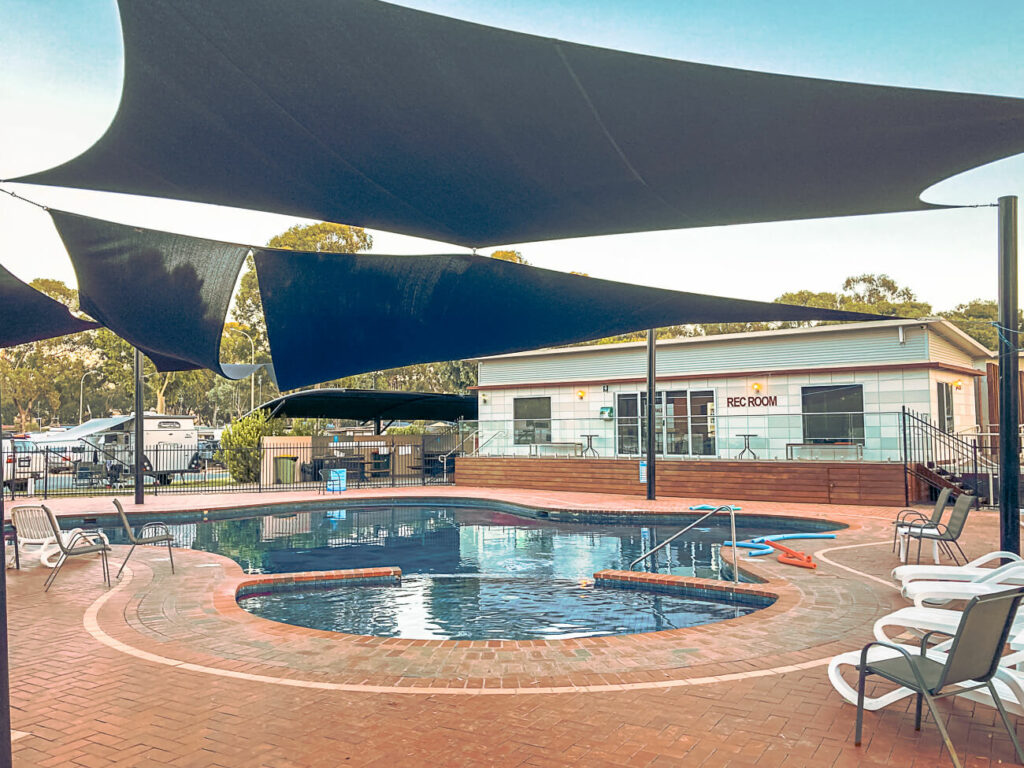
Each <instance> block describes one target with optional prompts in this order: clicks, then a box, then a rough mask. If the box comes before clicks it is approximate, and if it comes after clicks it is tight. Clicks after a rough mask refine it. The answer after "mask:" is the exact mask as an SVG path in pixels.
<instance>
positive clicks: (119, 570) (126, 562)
mask: <svg viewBox="0 0 1024 768" xmlns="http://www.w3.org/2000/svg"><path fill="white" fill-rule="evenodd" d="M134 551H135V545H134V544H132V548H131V549H129V550H128V554H127V555H126V556H125V558H124V562H123V563H121V567H120V568H118V569H117V578H119V579H120V578H121V571H123V570H124V567H125V566H126V565H128V558H129V557H131V556H132V552H134Z"/></svg>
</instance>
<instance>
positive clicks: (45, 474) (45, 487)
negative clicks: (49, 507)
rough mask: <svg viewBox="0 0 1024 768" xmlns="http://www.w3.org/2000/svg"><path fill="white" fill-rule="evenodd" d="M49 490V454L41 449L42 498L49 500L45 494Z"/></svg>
mask: <svg viewBox="0 0 1024 768" xmlns="http://www.w3.org/2000/svg"><path fill="white" fill-rule="evenodd" d="M49 488H50V453H49V451H48V450H46V449H45V448H44V449H43V498H44V499H46V498H49V497H48V496H47V495H46V493H47V491H48V490H49Z"/></svg>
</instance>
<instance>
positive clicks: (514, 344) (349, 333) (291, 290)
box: [254, 249, 879, 389]
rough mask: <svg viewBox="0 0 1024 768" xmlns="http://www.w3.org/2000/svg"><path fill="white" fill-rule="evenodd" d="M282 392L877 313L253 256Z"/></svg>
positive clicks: (401, 261)
mask: <svg viewBox="0 0 1024 768" xmlns="http://www.w3.org/2000/svg"><path fill="white" fill-rule="evenodd" d="M254 257H255V261H256V271H257V274H258V276H259V284H260V295H261V297H262V299H263V313H264V316H265V317H266V321H267V334H268V336H269V338H270V351H271V357H272V358H273V360H274V367H275V369H276V371H277V379H278V385H279V386H280V387H281V388H282V389H292V388H295V387H299V386H306V385H308V384H312V383H315V382H318V381H327V380H329V379H334V378H338V377H342V376H348V375H351V374H356V373H363V372H366V371H375V370H382V369H385V368H392V367H396V366H401V365H408V364H410V363H427V362H433V361H437V360H458V359H464V358H469V357H479V356H481V355H493V354H501V353H503V352H516V351H521V350H526V349H536V348H538V347H546V346H553V345H559V344H571V343H574V342H579V341H586V340H589V339H597V338H604V337H607V336H614V335H616V334H620V333H626V332H628V331H635V330H639V329H643V328H659V327H662V326H666V325H675V324H680V323H727V322H740V321H749V320H780V321H784V320H796V321H799V320H804V321H807V320H864V319H879V318H878V316H877V315H866V314H862V313H858V312H844V311H837V310H831V309H819V308H816V307H800V306H791V305H788V304H776V303H769V302H760V301H746V300H742V299H728V298H722V297H718V296H705V295H702V294H697V293H684V292H680V291H668V290H664V289H661V288H648V287H646V286H639V285H629V284H626V283H617V282H612V281H610V280H598V279H595V278H592V277H586V276H582V275H573V274H567V273H564V272H555V271H552V270H548V269H540V268H537V267H531V266H527V265H524V264H514V263H510V262H507V261H500V260H498V259H491V258H487V257H484V256H474V255H471V254H448V255H431V256H381V255H371V254H336V253H312V252H303V251H282V250H274V249H254Z"/></svg>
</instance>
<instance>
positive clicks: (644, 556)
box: [629, 504, 740, 584]
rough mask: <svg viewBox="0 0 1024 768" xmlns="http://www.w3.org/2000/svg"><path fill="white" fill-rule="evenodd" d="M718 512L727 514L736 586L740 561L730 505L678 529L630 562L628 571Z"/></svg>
mask: <svg viewBox="0 0 1024 768" xmlns="http://www.w3.org/2000/svg"><path fill="white" fill-rule="evenodd" d="M719 512H728V513H729V527H730V531H731V533H732V539H731V541H732V580H733V584H738V583H739V574H740V561H739V557H738V555H737V546H736V510H735V509H733V506H732V505H731V504H723V505H722V506H720V507H716V508H715V509H713V510H711V511H710V512H707V513H706V514H703V515H701V516H700V517H698V518H697V519H696V520H694V521H693V522H692V523H690V524H689V525H687V526H686V527H685V528H680V529H679V530H678V531H676V532H675V533H673V534H672V535H671V536H669V537H668V538H667V539H665V540H664V541H663V542H661V544H659V545H658V546H656V547H654V548H653V549H649V550H648V551H646V552H644V553H643V554H642V555H640V557H638V558H637V559H636V560H634V561H633V562H631V563H630V564H629V570H631V571H632V570H633V566H634V565H636V564H637V563H639V562H641V561H643V560H646V559H647V558H648V557H650V556H651V555H653V554H654V553H655V552H657V551H658V550H660V549H661V548H662V547H665V546H668V545H669V544H671V543H672V542H673V541H675V540H676V539H678V538H679V537H680V536H682V535H683V534H684V533H686V532H687V531H689V530H690V529H691V528H693V527H694V526H696V525H698V524H700V523H702V522H704V521H705V520H707V519H708V518H709V517H711V516H712V515H716V514H718V513H719Z"/></svg>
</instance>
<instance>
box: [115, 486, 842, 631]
mask: <svg viewBox="0 0 1024 768" xmlns="http://www.w3.org/2000/svg"><path fill="white" fill-rule="evenodd" d="M236 514H238V513H236ZM241 514H243V515H244V516H237V517H230V518H228V519H221V520H209V519H205V520H204V519H203V518H201V517H199V518H196V517H193V518H190V519H187V522H177V523H172V524H171V530H172V532H173V533H174V535H175V539H176V541H175V544H176V546H182V547H188V548H192V549H199V550H204V551H208V552H216V553H218V554H221V555H225V556H227V557H230V558H231V559H233V560H235V561H236V562H238V563H239V564H240V565H241V566H242V568H243V569H245V570H246V571H247V572H249V573H290V572H300V571H325V570H342V569H350V568H369V567H377V566H397V567H399V568H401V570H402V573H403V579H402V584H401V585H399V586H383V585H362V586H336V587H335V586H332V587H330V588H326V589H316V590H307V591H291V592H286V593H273V594H258V595H253V596H249V597H245V598H243V599H240V600H239V603H240V605H242V606H243V607H244V608H246V610H249V611H251V612H253V613H255V614H257V615H260V616H263V617H265V618H269V619H274V620H277V621H284V622H286V623H291V624H298V625H301V626H306V627H312V628H317V629H329V630H334V631H342V632H348V633H352V634H372V635H379V636H386V637H407V638H417V639H423V638H443V639H492V638H502V639H532V638H556V637H563V638H564V637H582V636H592V635H602V634H621V633H635V632H649V631H657V630H660V629H672V628H678V627H683V626H692V625H694V624H703V623H709V622H711V621H719V620H721V619H724V618H732V617H735V616H739V615H744V614H745V613H749V612H750V611H751V610H755V609H756V607H755V606H751V605H741V604H735V603H731V602H725V603H723V602H721V601H715V600H707V599H704V598H696V597H688V596H683V595H665V594H657V595H655V594H651V593H647V592H643V591H638V590H623V589H612V588H607V587H595V586H594V585H593V582H592V577H593V574H594V573H595V572H597V571H601V570H605V569H626V568H628V565H629V563H630V562H631V561H632V560H633V559H634V558H636V557H637V556H638V555H640V554H641V553H642V552H644V551H647V550H648V549H650V548H651V547H652V546H654V545H655V544H656V543H657V542H659V541H661V540H663V539H664V538H667V537H668V536H670V535H671V534H672V533H674V532H675V531H677V530H678V529H679V528H680V527H682V526H683V525H685V524H686V522H687V521H688V520H692V519H694V517H695V516H694V515H689V516H679V517H674V518H659V519H658V520H656V521H649V520H647V519H644V520H642V521H637V522H629V523H627V522H625V521H622V522H617V523H613V524H609V523H599V522H594V521H588V522H575V523H566V522H557V521H552V520H550V519H543V518H541V517H538V516H537V515H538V514H543V512H541V513H538V512H537V511H536V510H523V514H511V513H509V512H508V511H504V510H503V509H493V508H485V507H482V506H478V507H466V506H454V505H423V504H421V505H395V504H386V505H381V504H379V503H378V504H367V503H360V504H350V505H341V504H338V503H337V502H335V503H333V504H325V503H321V504H319V505H317V506H315V507H312V508H311V507H310V506H308V505H307V506H304V507H301V506H292V507H282V506H272V507H265V508H250V509H246V510H244V511H241ZM638 522H642V524H638ZM653 523H656V524H653ZM100 524H101V525H102V521H100ZM834 527H835V526H832V528H834ZM828 528H829V526H827V525H825V524H822V523H820V522H815V521H801V520H794V519H784V518H771V517H763V518H753V519H751V518H743V517H740V518H738V519H737V535H738V537H739V538H741V539H743V538H748V537H753V536H761V535H768V534H779V533H795V532H807V531H815V532H818V531H822V530H826V529H828ZM105 530H106V531H107V532H108V535H109V536H110V539H111V541H112V542H113V543H123V542H122V539H124V531H123V529H121V528H119V527H117V528H114V527H109V526H108V527H105ZM728 537H729V532H728V518H727V517H725V518H715V519H712V520H708V521H706V524H705V523H702V524H701V526H700V527H698V528H695V529H694V530H693V531H691V532H690V533H688V534H686V535H685V537H684V538H683V539H680V540H677V542H673V543H672V544H670V545H668V546H667V547H665V548H664V549H663V550H662V551H661V552H660V553H659V554H658V555H657V556H656V558H654V562H653V563H651V564H650V565H649V566H648V567H647V568H646V569H647V570H656V571H658V572H661V573H671V574H674V575H681V576H697V577H702V578H708V579H718V578H731V574H730V573H729V572H728V569H727V568H723V564H722V561H721V560H720V558H719V548H720V545H721V542H722V541H723V540H725V539H727V538H728ZM648 562H649V563H650V561H648ZM581 582H589V584H585V583H584V584H581Z"/></svg>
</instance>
